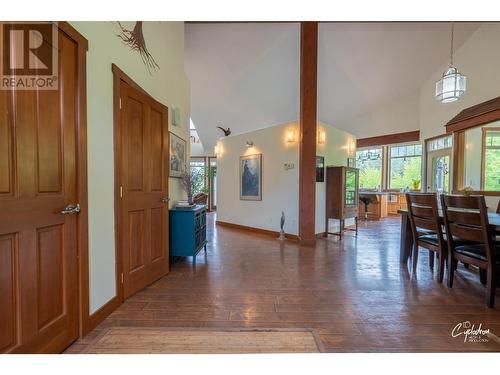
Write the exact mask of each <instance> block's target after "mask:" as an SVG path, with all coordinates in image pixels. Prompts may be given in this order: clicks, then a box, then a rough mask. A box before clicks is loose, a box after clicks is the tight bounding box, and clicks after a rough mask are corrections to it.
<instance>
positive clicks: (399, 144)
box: [385, 141, 424, 191]
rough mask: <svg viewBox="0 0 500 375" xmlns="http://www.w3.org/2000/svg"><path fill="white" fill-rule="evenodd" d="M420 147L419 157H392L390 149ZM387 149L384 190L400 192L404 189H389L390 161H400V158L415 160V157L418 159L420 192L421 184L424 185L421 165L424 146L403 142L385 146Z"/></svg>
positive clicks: (422, 163) (419, 143)
mask: <svg viewBox="0 0 500 375" xmlns="http://www.w3.org/2000/svg"><path fill="white" fill-rule="evenodd" d="M417 145H419V146H420V155H409V156H392V148H393V147H406V146H417ZM385 147H387V165H386V167H387V173H386V190H387V191H401V189H405V188H392V187H391V161H392V159H393V158H394V159H402V158H415V157H420V190H422V188H423V186H424V185H423V183H424V178H423V176H424V172H423V169H422V168H423V165H424V145H423V144H422V142H420V141H418V142H405V143H396V144H391V145H387V146H385Z"/></svg>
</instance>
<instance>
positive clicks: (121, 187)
mask: <svg viewBox="0 0 500 375" xmlns="http://www.w3.org/2000/svg"><path fill="white" fill-rule="evenodd" d="M121 198H123V186H122V185H120V199H121Z"/></svg>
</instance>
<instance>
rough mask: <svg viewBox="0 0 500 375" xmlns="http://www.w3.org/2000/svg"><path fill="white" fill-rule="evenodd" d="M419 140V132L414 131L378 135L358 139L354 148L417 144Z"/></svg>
mask: <svg viewBox="0 0 500 375" xmlns="http://www.w3.org/2000/svg"><path fill="white" fill-rule="evenodd" d="M419 140H420V130H414V131H410V132H404V133H395V134H387V135H380V136H376V137H368V138H358V139H357V141H356V148H363V147H371V146H385V145H391V144H394V143H405V142H417V141H419Z"/></svg>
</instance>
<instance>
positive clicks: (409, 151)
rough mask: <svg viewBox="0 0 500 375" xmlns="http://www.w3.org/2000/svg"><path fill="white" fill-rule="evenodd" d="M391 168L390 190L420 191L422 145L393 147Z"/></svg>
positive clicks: (391, 150)
mask: <svg viewBox="0 0 500 375" xmlns="http://www.w3.org/2000/svg"><path fill="white" fill-rule="evenodd" d="M389 168H390V175H389V184H388V185H389V186H388V187H389V189H406V188H409V189H412V188H417V186H416V185H418V189H420V182H421V181H422V145H421V144H413V145H404V146H391V147H390V160H389Z"/></svg>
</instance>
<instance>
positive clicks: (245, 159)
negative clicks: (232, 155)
mask: <svg viewBox="0 0 500 375" xmlns="http://www.w3.org/2000/svg"><path fill="white" fill-rule="evenodd" d="M240 199H241V200H245V201H261V200H262V154H256V155H246V156H241V157H240Z"/></svg>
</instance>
